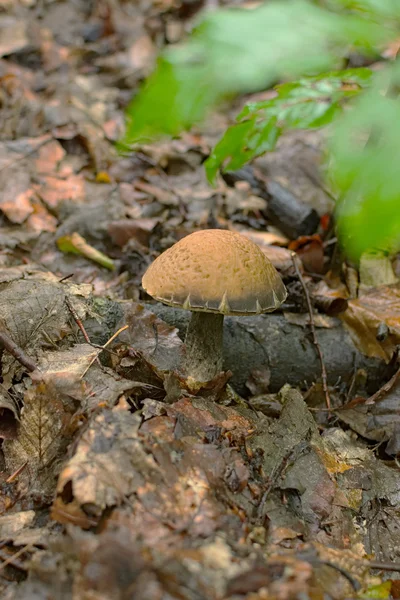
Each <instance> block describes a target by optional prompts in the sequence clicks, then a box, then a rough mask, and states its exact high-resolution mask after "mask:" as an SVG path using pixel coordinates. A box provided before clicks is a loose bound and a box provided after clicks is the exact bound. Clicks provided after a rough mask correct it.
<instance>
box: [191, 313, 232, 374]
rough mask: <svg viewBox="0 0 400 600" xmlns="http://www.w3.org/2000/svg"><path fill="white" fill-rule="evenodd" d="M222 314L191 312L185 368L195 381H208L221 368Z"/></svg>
mask: <svg viewBox="0 0 400 600" xmlns="http://www.w3.org/2000/svg"><path fill="white" fill-rule="evenodd" d="M223 322H224V315H221V314H218V313H208V312H192V318H191V319H190V322H189V326H188V329H187V332H186V338H185V345H186V369H187V374H188V376H189V377H192V378H193V379H194V380H195V381H201V382H204V381H210V380H211V379H212V378H213V377H215V376H216V375H217V374H218V373H219V372H220V371H221V370H222V334H223Z"/></svg>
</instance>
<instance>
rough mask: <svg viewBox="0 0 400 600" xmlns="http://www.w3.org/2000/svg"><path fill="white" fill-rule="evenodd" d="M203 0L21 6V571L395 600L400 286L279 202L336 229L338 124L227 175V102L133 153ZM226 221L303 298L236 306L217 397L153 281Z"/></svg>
mask: <svg viewBox="0 0 400 600" xmlns="http://www.w3.org/2000/svg"><path fill="white" fill-rule="evenodd" d="M202 4H203V3H201V2H199V3H191V2H186V1H184V2H175V1H168V2H153V1H151V0H141V1H140V2H135V3H126V2H120V1H115V2H102V3H87V2H84V1H83V0H78V1H77V2H70V1H68V2H61V1H58V0H56V1H55V2H54V1H53V2H49V3H42V2H39V1H36V0H29V1H28V0H24V1H22V0H20V1H18V2H14V3H10V2H9V3H4V7H2V8H3V12H2V15H1V18H0V53H1V56H2V59H1V61H0V78H1V82H2V91H1V110H0V115H1V123H2V127H1V131H2V133H1V136H0V179H1V183H2V185H1V188H2V193H1V196H0V213H1V218H0V241H1V251H0V308H1V310H0V312H1V322H0V327H1V333H2V335H3V339H4V340H6V341H7V340H11V341H12V342H13V344H14V345H11V344H8V345H7V344H4V347H3V348H2V350H1V384H0V414H1V423H0V437H1V438H2V440H3V441H2V450H1V464H2V473H1V476H0V488H1V491H0V561H1V562H0V569H1V570H0V577H1V578H0V587H1V593H2V595H3V596H4V597H5V598H9V599H10V600H11V599H13V598H22V599H24V598H26V599H28V598H29V599H31V598H34V597H35V598H36V597H37V598H48V597H57V598H60V599H61V600H63V599H64V598H65V599H69V598H76V599H78V598H79V599H80V598H83V599H88V600H89V599H90V600H92V599H94V598H96V600H100V599H104V600H106V599H108V598H121V599H128V598H135V600H136V599H140V598H143V599H149V598H154V599H157V598H159V599H165V600H170V599H172V598H180V599H182V598H184V599H186V598H187V599H188V600H193V599H197V598H198V599H199V600H204V599H208V598H210V599H212V600H214V599H215V600H220V599H222V598H225V599H227V600H239V599H246V600H259V599H260V600H261V598H266V597H271V598H278V599H279V600H286V599H288V600H289V599H292V598H323V597H324V598H335V599H336V598H337V599H341V598H343V599H344V598H353V597H379V598H386V597H389V595H390V594H392V597H396V593H397V592H396V589H397V588H396V580H398V579H400V550H399V547H400V542H399V540H400V531H399V526H398V521H399V517H400V514H399V510H400V509H399V506H400V483H399V481H400V479H399V476H398V468H399V467H398V455H399V451H400V450H399V431H400V428H399V423H398V385H397V384H393V386H392V387H391V388H390V389H386V390H384V393H382V396H380V397H379V399H378V400H377V401H376V402H374V403H370V404H369V403H368V398H370V397H371V395H373V394H374V393H376V392H377V390H378V389H379V388H381V387H382V385H384V382H388V381H390V378H391V377H392V376H393V375H394V374H395V373H396V371H397V368H398V366H397V363H396V360H395V356H396V355H395V352H396V347H397V345H398V340H397V337H398V331H397V329H398V322H397V321H398V318H397V317H398V315H397V313H396V307H397V304H398V302H397V296H398V284H397V283H394V284H392V285H391V286H381V287H379V288H373V289H372V290H371V291H368V290H365V289H360V293H359V294H358V297H354V289H355V288H353V287H352V288H351V290H350V291H349V290H347V289H346V288H345V286H343V284H342V283H340V284H339V283H338V279H337V273H335V264H334V260H333V259H334V257H333V256H332V253H331V252H330V250H329V248H330V245H329V243H328V244H327V243H326V238H325V237H324V235H325V233H324V232H326V229H324V227H322V226H318V230H315V231H312V232H309V233H307V235H306V236H303V237H300V233H299V234H298V235H296V236H294V237H296V238H298V239H289V238H290V236H288V229H287V223H286V225H285V222H282V223H281V227H279V222H277V220H276V217H275V218H272V219H271V207H272V206H274V205H275V204H276V202H277V200H276V198H277V194H278V195H279V194H282V193H284V194H286V196H285V197H286V198H289V199H290V202H294V203H296V198H297V199H298V200H302V202H303V203H305V204H306V205H307V206H310V207H312V209H313V210H314V213H315V214H314V213H313V218H314V220H315V216H316V215H317V213H319V215H320V217H321V223H322V222H323V217H324V216H325V215H326V214H327V213H329V212H330V210H331V208H332V201H331V198H330V197H329V194H327V193H326V191H325V190H324V189H323V187H322V186H321V184H320V181H319V176H318V163H319V160H320V147H321V139H320V137H318V135H319V134H318V132H312V133H309V134H304V132H295V134H293V135H292V134H291V135H289V136H287V137H285V138H282V140H281V141H280V143H279V145H278V148H277V151H276V152H275V153H274V154H270V155H267V156H266V157H263V158H260V159H258V160H257V162H256V167H257V172H256V173H255V175H256V176H255V178H254V177H253V173H252V172H250V174H249V173H247V176H246V177H247V179H246V180H245V181H243V180H241V179H240V176H239V175H238V176H237V177H236V179H235V181H233V180H232V181H233V183H232V181H228V180H227V181H225V180H224V179H222V178H220V179H219V180H218V182H217V186H216V188H214V189H210V188H209V187H208V186H207V183H206V179H205V174H204V171H203V167H202V163H203V162H204V159H205V158H206V157H207V156H208V154H209V152H210V148H211V146H212V145H213V144H214V143H215V141H216V140H217V138H218V135H219V134H220V132H221V131H222V130H223V129H224V128H225V126H226V124H227V123H228V117H229V116H228V117H227V116H226V115H214V116H212V117H211V118H210V122H209V123H208V125H206V127H205V128H204V129H202V130H198V131H195V132H193V133H190V134H189V133H187V134H184V135H183V136H182V137H181V138H180V139H179V140H172V141H167V142H166V141H162V142H160V143H157V144H154V145H152V146H149V145H143V146H142V147H141V148H138V149H137V151H136V152H132V153H131V154H129V155H127V156H125V157H121V156H118V155H117V153H116V151H115V148H114V142H115V141H117V140H118V139H119V138H120V136H121V134H122V132H123V109H124V107H125V106H126V105H127V102H129V100H130V97H131V93H132V90H135V89H136V88H137V85H138V83H139V82H141V80H142V79H143V78H144V77H145V76H146V75H147V74H148V73H149V72H150V70H151V68H152V65H153V61H154V58H155V55H156V52H157V49H158V48H160V47H161V46H162V45H164V43H166V42H167V43H171V42H172V43H175V42H177V41H179V39H180V38H181V37H182V36H183V35H184V34H185V31H187V30H188V29H189V28H190V27H191V26H192V22H193V19H195V17H196V13H197V11H198V10H199V9H200V8H201V6H202ZM260 172H261V173H262V174H263V175H262V177H261V178H260V176H259V173H260ZM252 177H253V178H252ZM282 190H283V192H282ZM274 203H275V204H274ZM315 211H317V212H315ZM317 221H318V219H317ZM317 221H316V222H317ZM207 227H222V228H227V227H228V228H231V229H235V230H238V231H241V232H242V233H244V234H245V235H248V236H249V237H250V238H251V239H253V240H254V241H255V242H256V243H258V244H259V246H260V247H261V249H262V250H263V252H265V254H266V255H267V256H268V257H269V258H270V260H271V261H272V262H273V264H274V265H275V266H276V268H277V269H278V270H279V272H280V273H281V275H282V277H283V278H284V281H285V284H286V285H287V287H288V290H289V292H290V294H289V298H288V302H287V304H286V305H285V306H284V312H283V315H271V316H268V317H267V318H264V317H257V318H254V319H247V320H245V319H243V320H240V319H238V320H236V321H233V320H232V319H231V320H229V319H227V324H226V331H225V338H226V340H227V341H226V344H227V346H226V356H227V358H226V362H227V364H226V371H225V373H223V374H221V375H220V376H218V377H216V378H215V379H214V380H213V381H212V382H210V383H209V384H207V385H206V386H203V387H200V388H198V389H193V387H192V388H191V387H190V386H189V385H188V382H186V380H185V376H184V371H183V368H182V365H183V363H184V343H183V342H182V337H183V333H184V329H185V321H179V318H180V317H179V315H177V314H176V313H177V311H173V310H172V309H171V310H170V309H167V308H164V309H162V308H160V307H154V306H153V305H151V304H149V303H148V300H149V299H148V298H147V297H146V296H145V295H144V293H143V291H142V290H141V288H140V281H141V276H142V274H143V272H144V270H145V269H146V267H147V266H148V264H150V262H151V260H153V259H154V258H155V257H156V256H157V255H158V254H159V253H160V252H161V251H163V250H165V249H166V248H168V247H170V246H171V245H172V244H173V243H174V242H175V241H177V240H179V239H181V238H182V237H183V236H184V235H187V234H188V233H191V232H192V231H193V230H196V229H198V228H207ZM283 232H284V233H283ZM285 234H286V235H285ZM315 234H317V235H315ZM72 236H80V239H81V238H83V239H84V240H85V244H86V250H88V249H89V257H90V252H91V251H95V252H96V253H97V254H95V256H97V257H98V256H101V257H103V258H104V257H105V258H106V259H108V260H110V261H112V264H113V266H114V267H115V268H114V269H113V270H111V269H110V270H109V271H108V270H107V269H105V268H104V261H103V263H102V262H101V261H100V263H98V262H90V261H89V260H88V258H87V256H84V255H82V254H81V255H78V254H66V253H64V252H63V249H62V248H61V249H60V247H58V246H57V240H59V239H60V238H63V237H64V238H65V237H67V238H68V237H69V239H71V237H72ZM327 241H328V242H329V239H328V240H327ZM293 251H295V252H296V253H297V259H295V260H296V261H297V262H296V265H297V267H298V269H295V268H294V266H293V257H292V252H293ZM92 256H93V254H92ZM350 269H351V267H348V271H349V270H350ZM297 270H298V272H299V273H300V274H301V277H302V279H303V280H304V281H303V283H304V285H305V286H306V288H307V291H308V294H309V296H310V299H311V304H312V310H313V311H315V312H313V320H314V324H315V329H316V337H317V339H318V341H319V344H320V346H321V349H322V353H323V357H324V361H325V365H326V369H327V375H328V385H329V392H330V397H331V401H332V410H331V412H329V413H327V412H326V409H325V407H324V391H323V389H322V386H321V384H320V383H318V380H320V365H319V361H318V357H317V355H316V353H315V347H314V342H313V340H312V339H311V338H310V336H309V323H310V315H309V313H308V310H307V306H306V302H305V298H304V289H303V287H302V285H301V284H300V283H301V282H299V277H298V273H297ZM132 300H133V301H135V302H132ZM143 301H144V302H145V304H143ZM178 317H179V318H178ZM383 325H384V326H385V327H386V329H384V327H383ZM379 328H380V330H382V331H383V333H382V334H379V335H377V333H378V329H379ZM380 330H379V331H380ZM249 349H251V351H249ZM24 357H25V358H26V359H27V360H24ZM235 361H236V362H235ZM27 364H29V365H30V364H32V365H34V367H35V368H34V370H29V369H27V367H26V365H27ZM286 382H290V383H291V384H292V386H293V387H290V385H283V384H285V383H286ZM229 384H231V385H232V387H231V386H230V385H229ZM282 386H283V387H282ZM295 388H297V389H295ZM237 391H239V392H240V393H241V394H242V395H243V397H240V396H238V394H237V393H236V392H237ZM305 400H306V402H307V403H306V402H305ZM388 569H389V570H388Z"/></svg>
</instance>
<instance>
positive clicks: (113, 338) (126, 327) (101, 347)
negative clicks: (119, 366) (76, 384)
mask: <svg viewBox="0 0 400 600" xmlns="http://www.w3.org/2000/svg"><path fill="white" fill-rule="evenodd" d="M128 328H129V325H124V327H121V329H118V331H116V332H115V333H114V334H113V335H112V336H111V337H110V339H109V340H108V341H107V342H106V343H105V344H104V346H100V352H102V351H103V350H105V349H106V348H107V346H108V345H109V344H111V342H112V341H114V340H115V338H116V337H117V336H119V334H120V333H122V332H123V331H125V330H126V329H128ZM100 352H99V354H100ZM99 354H97V356H96V358H93V360H91V361H90V363H89V365H88V366H87V368H86V369H85V371H84V373H83V375H81V379H83V378H84V377H85V375H86V373H87V372H88V371H89V369H90V367H91V366H92V364H93V363H94V362H95V360H97V361H99Z"/></svg>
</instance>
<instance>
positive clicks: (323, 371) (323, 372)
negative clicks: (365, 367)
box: [291, 252, 331, 410]
mask: <svg viewBox="0 0 400 600" xmlns="http://www.w3.org/2000/svg"><path fill="white" fill-rule="evenodd" d="M296 256H297V255H296V253H295V252H292V253H291V257H292V262H293V266H294V269H295V271H296V275H297V277H298V279H299V281H300V283H301V286H302V288H303V290H304V295H305V298H306V301H307V308H308V313H309V315H310V329H311V333H312V337H313V343H314V345H315V348H316V350H317V353H318V357H319V362H320V363H321V378H322V389H323V390H324V394H325V403H326V407H327V409H328V410H330V409H331V399H330V396H329V391H328V382H327V376H326V369H325V363H324V357H323V356H322V351H321V347H320V345H319V343H318V340H317V333H316V330H315V323H314V316H313V311H312V306H311V300H310V295H309V293H308V289H307V287H306V284H305V281H304V279H303V276H302V274H301V273H300V269H299V267H298V266H297V263H296Z"/></svg>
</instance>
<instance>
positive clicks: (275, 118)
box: [205, 69, 372, 183]
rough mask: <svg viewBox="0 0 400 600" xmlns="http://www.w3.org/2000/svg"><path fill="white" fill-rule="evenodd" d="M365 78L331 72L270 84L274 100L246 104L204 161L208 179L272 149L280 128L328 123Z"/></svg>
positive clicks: (366, 74)
mask: <svg viewBox="0 0 400 600" xmlns="http://www.w3.org/2000/svg"><path fill="white" fill-rule="evenodd" d="M371 77H372V71H370V70H369V69H349V70H347V71H336V72H332V73H327V74H326V75H325V76H317V77H308V78H303V79H300V80H299V81H296V82H291V83H285V84H283V85H280V86H277V87H276V91H277V96H276V97H275V98H272V99H271V100H267V101H264V102H251V103H248V104H247V105H246V106H245V107H244V109H243V110H242V112H241V113H240V114H239V115H238V117H237V121H238V123H237V124H236V125H233V126H232V127H229V128H228V129H227V131H226V132H225V134H224V136H223V137H222V138H221V140H220V141H219V142H218V144H217V145H216V146H215V148H214V149H213V151H212V153H211V155H210V157H209V158H208V159H207V160H206V162H205V168H206V173H207V177H208V179H209V181H210V182H211V183H213V182H214V181H215V177H216V175H217V172H218V170H219V169H223V170H235V169H239V168H240V167H242V166H243V165H244V164H245V163H246V162H248V161H249V160H251V159H253V158H255V157H257V156H260V155H261V154H263V153H264V152H267V151H272V150H274V148H275V145H276V142H277V140H278V138H279V136H280V135H281V133H282V132H283V131H285V130H288V129H296V128H301V129H306V128H316V127H322V126H324V125H328V124H329V123H331V122H332V121H333V119H334V118H335V116H336V115H337V113H338V112H340V111H341V103H342V101H343V100H344V99H346V98H350V97H353V96H354V95H356V94H358V93H359V92H360V90H361V89H362V88H364V87H366V86H367V85H368V84H369V82H370V80H371Z"/></svg>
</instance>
